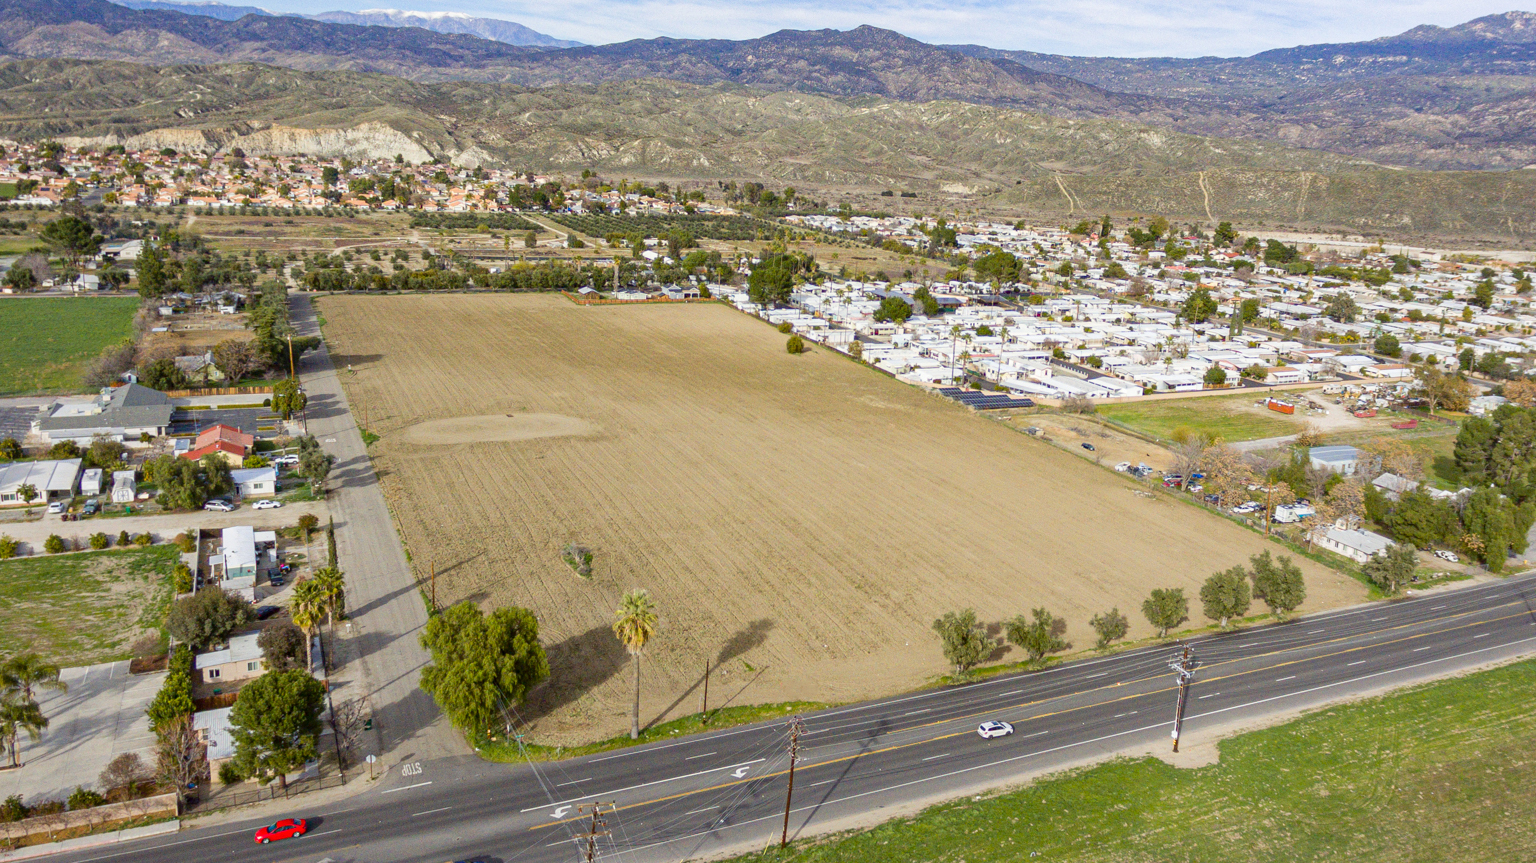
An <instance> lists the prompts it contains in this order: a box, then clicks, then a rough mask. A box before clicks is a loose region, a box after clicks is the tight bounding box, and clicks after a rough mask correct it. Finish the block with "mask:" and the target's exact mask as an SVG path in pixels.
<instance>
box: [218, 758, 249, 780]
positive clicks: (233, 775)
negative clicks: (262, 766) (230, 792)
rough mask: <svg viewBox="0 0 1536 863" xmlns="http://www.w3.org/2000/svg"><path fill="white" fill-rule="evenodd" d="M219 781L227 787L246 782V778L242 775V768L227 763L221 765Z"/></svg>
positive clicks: (229, 762)
mask: <svg viewBox="0 0 1536 863" xmlns="http://www.w3.org/2000/svg"><path fill="white" fill-rule="evenodd" d="M219 781H220V782H222V783H224V784H225V785H235V784H237V783H240V782H244V781H245V777H244V776H242V775H241V774H240V768H238V767H236V766H235V765H234V762H231V761H226V762H224V763H223V764H220V765H219Z"/></svg>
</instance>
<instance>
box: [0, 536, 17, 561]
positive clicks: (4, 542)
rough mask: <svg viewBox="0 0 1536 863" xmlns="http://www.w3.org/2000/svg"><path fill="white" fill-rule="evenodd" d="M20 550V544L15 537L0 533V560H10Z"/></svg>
mask: <svg viewBox="0 0 1536 863" xmlns="http://www.w3.org/2000/svg"><path fill="white" fill-rule="evenodd" d="M20 548H21V543H20V541H18V540H17V539H16V537H14V536H11V535H10V534H8V533H0V560H10V559H11V558H13V557H15V556H16V552H17V551H19V550H20Z"/></svg>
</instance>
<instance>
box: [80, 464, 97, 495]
mask: <svg viewBox="0 0 1536 863" xmlns="http://www.w3.org/2000/svg"><path fill="white" fill-rule="evenodd" d="M80 493H81V494H83V495H85V496H86V497H95V496H96V495H98V494H101V468H99V467H93V468H90V469H88V470H86V472H85V473H83V474H81V475H80Z"/></svg>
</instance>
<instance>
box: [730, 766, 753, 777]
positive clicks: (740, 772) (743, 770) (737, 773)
mask: <svg viewBox="0 0 1536 863" xmlns="http://www.w3.org/2000/svg"><path fill="white" fill-rule="evenodd" d="M751 769H752V768H750V767H738V768H736V769H735V770H733V771H731V775H732V776H734V777H736V778H737V779H740V778H741V777H743V776H746V775H747V771H748V770H751Z"/></svg>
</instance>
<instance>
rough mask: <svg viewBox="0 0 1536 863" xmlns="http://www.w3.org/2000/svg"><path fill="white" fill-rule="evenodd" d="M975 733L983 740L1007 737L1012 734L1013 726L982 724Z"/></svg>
mask: <svg viewBox="0 0 1536 863" xmlns="http://www.w3.org/2000/svg"><path fill="white" fill-rule="evenodd" d="M976 733H977V734H980V735H981V737H982V739H983V740H990V739H992V738H994V737H1007V736H1008V735H1010V734H1012V733H1013V726H1012V725H1009V724H1008V723H1006V722H983V723H981V725H980V726H978V727H977V728H976Z"/></svg>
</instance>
